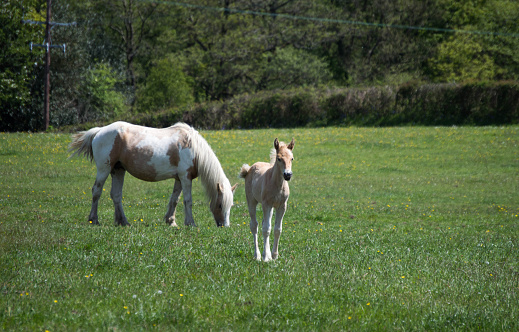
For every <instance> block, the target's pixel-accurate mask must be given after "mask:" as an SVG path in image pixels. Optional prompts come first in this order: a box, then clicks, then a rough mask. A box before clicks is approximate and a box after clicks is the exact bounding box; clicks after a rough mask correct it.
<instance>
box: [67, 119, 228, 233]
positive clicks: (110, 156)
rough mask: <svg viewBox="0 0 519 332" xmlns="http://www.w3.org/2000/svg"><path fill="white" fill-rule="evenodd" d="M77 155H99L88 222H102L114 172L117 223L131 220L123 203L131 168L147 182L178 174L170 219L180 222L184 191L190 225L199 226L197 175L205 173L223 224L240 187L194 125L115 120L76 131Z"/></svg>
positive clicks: (73, 145)
mask: <svg viewBox="0 0 519 332" xmlns="http://www.w3.org/2000/svg"><path fill="white" fill-rule="evenodd" d="M70 150H71V151H75V153H74V154H78V155H80V154H84V155H85V156H87V157H88V158H90V160H92V159H94V161H95V163H96V166H97V176H96V181H95V183H94V186H93V187H92V209H91V211H90V215H89V217H88V218H89V221H91V222H92V223H93V224H98V223H99V222H98V217H97V207H98V203H99V198H100V197H101V193H102V189H103V185H104V183H105V181H106V179H107V177H108V175H109V174H111V175H112V190H111V192H110V195H111V197H112V200H113V202H114V208H115V224H116V225H117V224H120V225H128V221H127V219H126V216H125V215H124V211H123V207H122V188H123V183H124V175H125V173H126V171H128V172H129V173H130V174H131V175H133V176H134V177H136V178H138V179H141V180H145V181H161V180H166V179H171V178H174V179H175V186H174V189H173V194H172V195H171V198H170V201H169V206H168V211H167V213H166V216H165V219H166V222H167V223H169V224H171V225H172V226H176V222H175V210H176V206H177V203H178V198H179V196H180V193H181V192H182V191H183V192H184V208H185V221H184V223H185V224H186V225H192V226H196V225H195V222H194V220H193V214H192V210H191V208H192V198H191V185H192V180H193V179H194V178H196V177H198V176H200V179H201V182H202V185H203V186H204V188H205V191H206V194H207V196H208V198H209V201H210V210H211V212H212V213H213V216H214V218H215V221H216V224H217V225H218V226H229V217H230V209H231V206H232V201H233V192H234V189H235V187H236V186H234V187H232V188H231V184H230V182H229V180H228V179H227V177H226V176H225V173H224V172H223V169H222V167H221V165H220V163H219V161H218V159H217V158H216V156H215V155H214V152H213V151H212V150H211V148H210V146H209V144H207V142H206V141H205V140H204V138H203V137H202V136H200V134H198V132H197V131H196V130H194V129H193V128H191V127H190V126H188V125H186V124H183V123H177V124H175V125H174V126H171V127H169V128H163V129H156V128H148V127H142V126H136V125H132V124H129V123H126V122H114V123H112V124H110V125H108V126H106V127H102V128H92V129H90V130H89V131H86V132H81V133H79V134H77V135H75V136H74V138H73V141H72V143H71V144H70Z"/></svg>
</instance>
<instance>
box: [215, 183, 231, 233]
mask: <svg viewBox="0 0 519 332" xmlns="http://www.w3.org/2000/svg"><path fill="white" fill-rule="evenodd" d="M228 182H229V181H227V183H226V184H222V183H217V184H216V190H217V193H218V196H217V198H216V200H215V201H214V203H212V204H211V212H212V213H213V217H214V220H215V221H216V226H217V227H223V226H225V227H229V226H230V221H229V218H230V215H231V207H232V204H233V197H234V190H236V187H237V186H238V184H235V185H234V186H232V187H231V185H230V184H229V183H228Z"/></svg>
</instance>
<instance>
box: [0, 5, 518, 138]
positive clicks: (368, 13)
mask: <svg viewBox="0 0 519 332" xmlns="http://www.w3.org/2000/svg"><path fill="white" fill-rule="evenodd" d="M46 6H47V3H46V0H5V1H3V2H2V4H0V120H1V121H0V123H1V124H0V130H2V131H13V130H38V129H40V128H41V124H42V114H43V84H44V83H43V59H44V50H43V49H33V50H32V51H31V50H30V49H29V43H30V42H31V41H32V42H35V43H41V42H42V41H43V38H44V28H43V26H41V25H31V24H27V23H23V20H28V19H31V20H34V21H45V12H46ZM52 11H53V17H52V20H53V21H56V22H59V21H62V22H72V21H74V22H77V26H76V27H58V26H56V27H54V28H53V30H52V42H53V43H54V42H55V43H60V44H61V43H65V44H66V45H67V47H66V53H65V54H62V53H60V52H56V51H54V50H51V52H52V62H51V124H52V125H53V126H55V127H59V126H63V125H67V124H73V123H81V122H86V121H98V120H103V119H111V118H125V117H129V116H134V115H136V114H140V113H153V112H160V111H164V110H168V109H174V108H182V107H185V106H186V105H194V104H203V103H211V102H214V101H227V100H231V99H232V98H236V97H239V96H244V95H250V94H256V93H260V92H265V91H282V90H290V89H296V88H304V87H330V88H332V87H333V88H344V87H361V86H386V85H387V86H398V85H401V84H408V83H409V82H413V84H420V83H423V84H430V83H460V82H476V81H483V82H488V81H503V80H508V81H516V80H518V78H519V53H518V52H517V49H519V3H517V2H516V1H507V0H460V1H450V0H421V1H417V0H397V1H394V0H371V1H368V0H348V1H346V0H300V1H295V0H236V1H232V0H199V1H195V0H184V1H182V2H175V1H151V0H117V1H112V0H97V1H93V0H74V1H72V0H54V2H53V3H52Z"/></svg>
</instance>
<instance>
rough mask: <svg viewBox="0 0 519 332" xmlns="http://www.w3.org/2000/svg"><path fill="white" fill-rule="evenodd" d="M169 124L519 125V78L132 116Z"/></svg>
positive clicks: (293, 94)
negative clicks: (516, 80)
mask: <svg viewBox="0 0 519 332" xmlns="http://www.w3.org/2000/svg"><path fill="white" fill-rule="evenodd" d="M129 121H132V122H133V123H137V124H141V125H146V126H153V127H167V126H170V125H171V124H173V123H175V122H177V121H184V122H187V123H189V124H191V125H193V126H195V127H199V128H207V129H223V128H226V129H230V128H246V129H247V128H267V127H274V128H279V127H304V126H327V125H338V126H341V125H345V126H349V125H358V126H406V125H425V126H451V125H505V124H519V83H518V82H497V83H472V84H463V85H460V84H428V85H420V84H413V83H407V84H405V85H401V86H398V87H389V86H386V87H370V88H336V89H314V88H307V89H296V90H290V91H274V92H263V93H259V94H254V95H242V96H239V97H237V98H234V99H230V100H227V101H222V102H210V103H205V104H198V105H195V106H190V107H186V108H184V109H174V110H169V111H164V112H161V113H155V114H148V115H141V116H139V117H136V118H133V119H129Z"/></svg>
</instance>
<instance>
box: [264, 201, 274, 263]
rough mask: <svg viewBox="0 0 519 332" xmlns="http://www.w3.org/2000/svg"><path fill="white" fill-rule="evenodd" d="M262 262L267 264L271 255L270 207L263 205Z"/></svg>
mask: <svg viewBox="0 0 519 332" xmlns="http://www.w3.org/2000/svg"><path fill="white" fill-rule="evenodd" d="M262 206H263V227H262V231H263V261H264V262H268V261H271V260H272V254H271V253H270V242H269V236H270V220H271V219H272V210H273V208H272V206H267V204H265V203H263V204H262Z"/></svg>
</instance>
